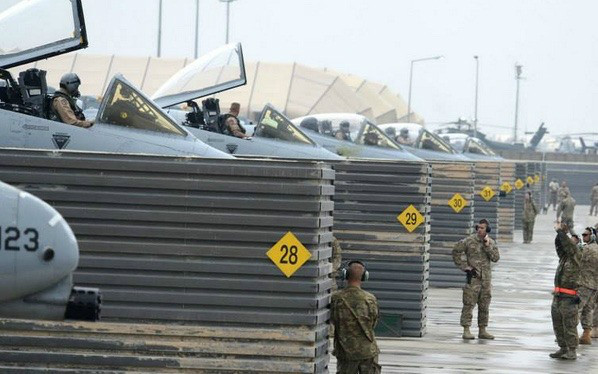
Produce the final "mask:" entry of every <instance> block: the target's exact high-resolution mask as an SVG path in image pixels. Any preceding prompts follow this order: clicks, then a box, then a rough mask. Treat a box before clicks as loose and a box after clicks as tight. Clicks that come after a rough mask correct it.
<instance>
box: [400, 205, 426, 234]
mask: <svg viewBox="0 0 598 374" xmlns="http://www.w3.org/2000/svg"><path fill="white" fill-rule="evenodd" d="M397 221H399V222H401V223H402V224H403V226H405V228H406V229H407V231H409V232H412V231H413V230H415V229H416V228H417V227H418V226H419V225H421V224H422V223H424V216H422V215H421V213H420V212H419V210H417V209H416V208H415V207H414V206H413V204H411V205H409V206H408V207H407V208H405V210H404V211H403V212H402V213H401V214H399V215H398V216H397Z"/></svg>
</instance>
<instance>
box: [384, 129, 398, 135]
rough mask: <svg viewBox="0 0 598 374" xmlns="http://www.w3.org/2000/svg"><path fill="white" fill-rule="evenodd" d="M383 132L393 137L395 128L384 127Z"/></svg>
mask: <svg viewBox="0 0 598 374" xmlns="http://www.w3.org/2000/svg"><path fill="white" fill-rule="evenodd" d="M384 132H385V133H386V135H388V136H390V137H395V136H396V135H397V130H396V129H395V128H394V127H387V128H386V129H384Z"/></svg>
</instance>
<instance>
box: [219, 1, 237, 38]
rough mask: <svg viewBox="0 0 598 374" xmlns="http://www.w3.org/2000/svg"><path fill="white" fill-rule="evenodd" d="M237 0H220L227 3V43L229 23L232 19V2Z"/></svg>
mask: <svg viewBox="0 0 598 374" xmlns="http://www.w3.org/2000/svg"><path fill="white" fill-rule="evenodd" d="M233 1H236V0H220V2H222V3H226V41H225V44H228V25H229V21H230V3H232V2H233Z"/></svg>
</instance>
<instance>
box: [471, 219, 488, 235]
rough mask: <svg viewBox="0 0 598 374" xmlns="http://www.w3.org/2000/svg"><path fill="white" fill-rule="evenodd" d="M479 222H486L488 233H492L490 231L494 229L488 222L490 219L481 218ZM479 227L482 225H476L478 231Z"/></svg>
mask: <svg viewBox="0 0 598 374" xmlns="http://www.w3.org/2000/svg"><path fill="white" fill-rule="evenodd" d="M478 223H485V224H486V234H490V232H491V231H492V227H490V222H488V220H486V219H481V220H480V222H478ZM478 227H480V225H479V224H478V225H475V231H478Z"/></svg>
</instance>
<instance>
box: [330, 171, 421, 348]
mask: <svg viewBox="0 0 598 374" xmlns="http://www.w3.org/2000/svg"><path fill="white" fill-rule="evenodd" d="M333 167H334V169H335V172H336V176H335V195H334V234H335V236H336V238H337V239H338V240H339V241H340V244H341V247H342V258H343V264H346V263H347V262H348V261H349V260H354V259H358V260H361V261H364V262H365V263H366V266H367V268H368V270H369V273H370V279H369V280H368V281H367V282H365V283H364V284H363V287H364V289H366V290H368V291H370V292H372V293H373V294H374V295H375V296H376V297H377V298H378V300H379V304H380V312H381V321H380V323H379V329H378V331H379V332H378V335H386V336H400V335H403V336H416V337H418V336H422V335H423V334H424V333H425V330H426V304H427V300H426V298H427V289H428V269H429V267H428V260H429V257H428V256H429V254H428V249H429V240H430V220H429V217H430V216H429V214H430V168H429V166H428V164H426V163H413V162H397V161H388V162H385V161H343V162H338V163H334V164H333ZM409 205H413V206H414V207H415V208H416V209H417V210H418V211H419V212H420V214H421V215H422V216H423V223H422V224H421V225H420V226H419V227H417V228H416V229H415V230H414V231H413V232H409V231H408V230H407V229H406V228H405V227H404V226H403V225H402V224H401V223H399V222H398V220H397V216H398V215H399V214H400V213H402V212H403V210H405V209H406V208H407V207H409Z"/></svg>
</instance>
